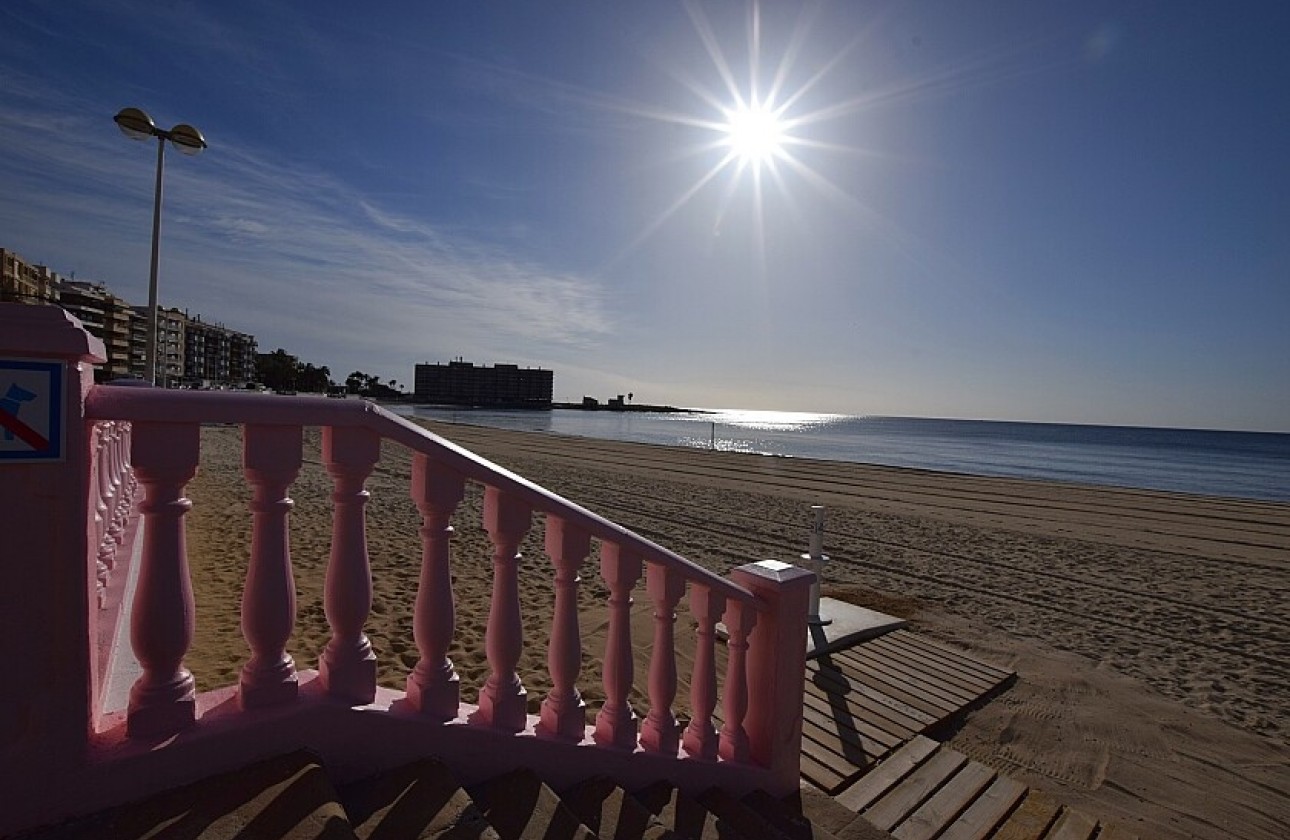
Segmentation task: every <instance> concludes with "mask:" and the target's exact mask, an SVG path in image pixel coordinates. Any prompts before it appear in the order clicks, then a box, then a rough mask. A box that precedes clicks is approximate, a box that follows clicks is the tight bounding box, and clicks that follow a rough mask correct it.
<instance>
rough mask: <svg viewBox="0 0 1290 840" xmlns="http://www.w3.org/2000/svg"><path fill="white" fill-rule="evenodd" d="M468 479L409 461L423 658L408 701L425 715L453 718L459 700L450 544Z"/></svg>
mask: <svg viewBox="0 0 1290 840" xmlns="http://www.w3.org/2000/svg"><path fill="white" fill-rule="evenodd" d="M465 488H466V480H465V479H464V478H462V476H460V475H459V474H457V473H455V472H453V471H452V470H449V469H447V468H446V467H441V466H437V465H436V464H434V462H432V461H431V460H430V457H429V456H427V455H424V454H421V453H418V454H417V456H416V458H414V459H413V461H412V499H413V501H415V502H416V504H417V510H419V511H421V523H422V524H421V581H420V584H419V585H418V587H417V603H416V613H415V615H414V617H413V622H412V636H413V638H414V639H416V643H417V651H418V652H419V653H420V654H421V658H420V660H418V661H417V665H416V667H415V668H413V669H412V673H411V674H409V675H408V682H407V687H408V700H409V701H410V702H411V703H412V706H413V708H415V709H416V710H417V711H419V712H421V714H423V715H426V716H428V717H432V718H436V719H438V720H452V719H453V718H455V717H456V716H457V708H458V706H459V704H460V702H461V692H460V687H461V681H460V679H459V678H458V677H457V671H456V669H454V668H453V666H452V660H451V659H449V658H448V647H449V646H450V645H451V644H452V633H453V629H454V627H455V625H456V613H455V610H454V607H453V595H452V568H451V553H450V541H451V539H452V526H451V525H449V524H448V523H449V521H451V519H452V514H453V511H455V510H456V509H457V505H458V504H459V503H460V502H461V497H462V495H463V494H464V493H465Z"/></svg>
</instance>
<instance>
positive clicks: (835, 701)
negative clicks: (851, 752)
mask: <svg viewBox="0 0 1290 840" xmlns="http://www.w3.org/2000/svg"><path fill="white" fill-rule="evenodd" d="M802 699H803V700H804V701H808V702H810V703H811V704H813V705H815V706H816V707H818V708H820V709H821V710H824V709H827V710H830V711H833V710H837V712H838V713H839V714H842V713H844V712H845V713H846V714H849V715H851V716H852V717H854V718H856V719H858V720H865V721H868V722H869V723H871V724H872V725H873V726H875V727H877V728H878V729H881V730H883V731H884V732H890V733H892V734H893V735H895V736H896V737H897V738H898V739H899V740H900V741H908V740H909V736H910V735H913V734H916V733H919V732H922V731H923V730H924V729H926V728H927V727H928V726H930V725H932V723H934V722H935V720H936V718H934V717H932V716H931V715H929V714H927V713H926V712H922V711H919V710H918V709H915V708H913V707H912V706H908V705H906V704H904V703H901V702H900V701H899V700H897V699H895V698H894V697H891V696H889V695H886V694H883V693H882V692H880V691H876V690H875V689H873V688H870V687H869V686H862V685H856V686H853V687H852V688H851V689H850V690H849V691H846V692H842V691H831V692H824V691H821V690H820V689H819V688H818V687H815V686H812V687H810V688H808V689H807V690H806V691H804V692H802Z"/></svg>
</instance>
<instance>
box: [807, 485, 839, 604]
mask: <svg viewBox="0 0 1290 840" xmlns="http://www.w3.org/2000/svg"><path fill="white" fill-rule="evenodd" d="M828 562H829V555H827V554H825V553H824V505H811V541H810V545H809V548H808V551H807V553H806V554H803V555H802V563H803V565H805V566H806V568H808V569H810V570H811V571H813V572H815V582H814V583H812V584H811V601H810V608H809V609H808V610H807V618H806V621H807V623H808V624H814V625H817V626H821V627H822V626H824V625H826V624H832V623H833V619H831V618H824V617H822V616H821V615H820V580H822V579H823V577H824V564H826V563H828Z"/></svg>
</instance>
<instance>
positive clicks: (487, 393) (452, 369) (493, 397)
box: [414, 359, 555, 408]
mask: <svg viewBox="0 0 1290 840" xmlns="http://www.w3.org/2000/svg"><path fill="white" fill-rule="evenodd" d="M554 382H555V374H554V372H553V371H549V370H543V369H542V368H521V367H519V366H518V365H510V364H502V365H494V366H493V367H488V366H487V365H479V366H476V365H474V364H472V363H471V362H467V361H463V360H461V359H456V360H453V361H451V362H449V363H448V364H446V365H439V364H428V363H427V364H419V365H417V366H416V373H415V380H414V385H415V395H416V400H417V402H424V403H433V404H435V405H461V406H490V407H494V408H550V407H551V395H552V393H553V391H554Z"/></svg>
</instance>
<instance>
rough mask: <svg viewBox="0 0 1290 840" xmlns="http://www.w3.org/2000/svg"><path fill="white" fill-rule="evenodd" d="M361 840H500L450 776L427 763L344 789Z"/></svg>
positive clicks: (435, 764)
mask: <svg viewBox="0 0 1290 840" xmlns="http://www.w3.org/2000/svg"><path fill="white" fill-rule="evenodd" d="M341 801H342V802H343V803H344V805H345V811H346V813H348V814H349V820H350V822H351V823H352V824H353V826H354V833H355V834H356V835H358V838H359V840H500V835H498V833H497V832H496V831H494V830H493V827H492V826H491V825H489V823H488V820H487V819H486V818H485V817H484V815H483V814H482V813H481V812H480V810H479V808H478V807H476V805H475V803H474V801H473V800H472V799H471V798H470V796H469V794H467V793H466V791H464V790H462V789H461V786H460V785H458V784H457V779H456V777H455V776H454V775H453V773H452V771H451V770H449V769H448V768H447V767H445V766H444V765H443V764H441V763H440V762H438V761H435V760H433V759H423V760H421V761H417V762H414V763H412V764H406V765H404V766H402V767H397V768H395V769H393V770H389V771H386V772H384V773H379V774H377V775H375V776H372V777H370V778H367V779H363V780H362V781H359V782H355V783H353V784H351V785H347V786H345V787H344V788H342V790H341Z"/></svg>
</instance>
